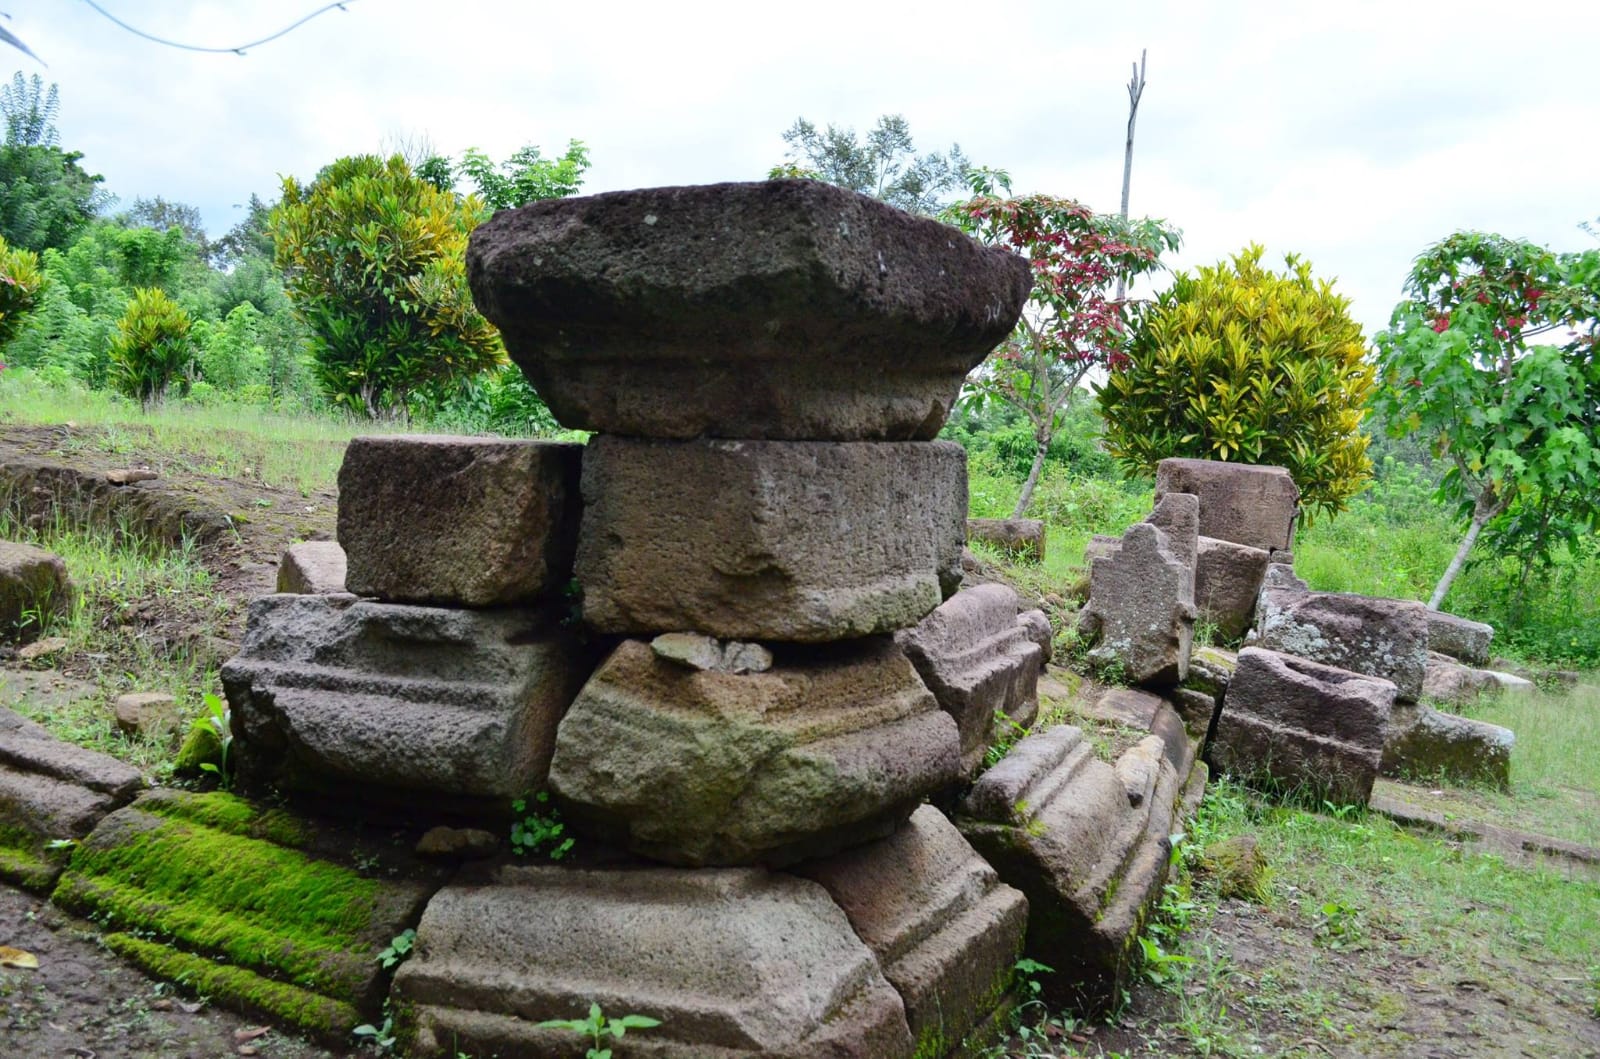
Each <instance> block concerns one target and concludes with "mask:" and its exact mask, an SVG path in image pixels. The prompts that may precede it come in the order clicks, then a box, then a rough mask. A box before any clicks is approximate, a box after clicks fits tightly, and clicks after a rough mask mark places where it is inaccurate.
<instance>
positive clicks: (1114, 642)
mask: <svg viewBox="0 0 1600 1059" xmlns="http://www.w3.org/2000/svg"><path fill="white" fill-rule="evenodd" d="M1083 613H1084V619H1082V620H1083V621H1084V622H1085V626H1086V629H1087V631H1088V632H1089V633H1090V635H1091V636H1093V637H1094V638H1095V639H1096V641H1097V642H1096V645H1095V647H1094V648H1093V649H1092V650H1091V651H1090V652H1089V660H1090V662H1091V663H1092V664H1094V665H1096V666H1098V667H1100V668H1101V669H1102V670H1104V669H1108V668H1113V667H1115V668H1120V670H1121V674H1120V675H1121V676H1122V677H1123V678H1124V679H1125V680H1127V682H1128V683H1130V684H1148V685H1151V686H1155V687H1162V686H1170V685H1173V684H1177V683H1178V682H1180V681H1182V680H1183V678H1184V676H1185V675H1186V674H1187V673H1188V670H1189V645H1190V641H1191V639H1192V638H1193V636H1194V619H1195V607H1194V568H1193V567H1191V566H1186V565H1184V563H1183V560H1182V559H1181V558H1179V557H1178V555H1177V554H1175V553H1174V551H1173V550H1172V548H1171V547H1170V545H1169V542H1168V539H1167V535H1166V534H1165V533H1163V532H1162V531H1161V530H1160V529H1158V528H1157V527H1155V526H1153V525H1151V524H1150V523H1148V522H1139V523H1135V524H1134V525H1132V526H1130V527H1128V531H1127V532H1126V533H1124V534H1123V536H1122V545H1121V547H1120V548H1119V549H1118V550H1117V554H1116V555H1114V556H1111V557H1109V558H1102V559H1096V560H1094V563H1093V565H1092V566H1091V568H1090V572H1089V602H1088V604H1087V605H1085V607H1084V611H1083Z"/></svg>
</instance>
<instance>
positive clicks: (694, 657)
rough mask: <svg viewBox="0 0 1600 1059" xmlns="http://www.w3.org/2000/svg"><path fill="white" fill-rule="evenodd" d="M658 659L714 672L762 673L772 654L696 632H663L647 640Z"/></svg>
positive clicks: (770, 664)
mask: <svg viewBox="0 0 1600 1059" xmlns="http://www.w3.org/2000/svg"><path fill="white" fill-rule="evenodd" d="M650 650H652V651H654V652H655V653H656V656H657V657H658V658H665V659H666V660H667V661H669V662H677V663H679V664H680V665H684V666H688V667H689V668H690V669H700V670H709V671H711V672H715V673H765V672H766V671H767V670H769V669H771V668H772V652H771V651H769V650H767V649H766V648H765V647H762V646H761V645H760V644H758V643H740V642H739V641H737V640H718V639H717V638H716V637H714V636H704V635H702V634H700V633H695V632H665V633H662V634H661V635H660V636H657V637H656V638H655V639H654V640H651V641H650Z"/></svg>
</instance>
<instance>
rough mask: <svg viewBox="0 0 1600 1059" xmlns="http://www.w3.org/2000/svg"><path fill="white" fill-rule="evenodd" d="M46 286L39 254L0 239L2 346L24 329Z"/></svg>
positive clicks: (0, 338) (0, 323) (0, 341)
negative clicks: (11, 245) (25, 321)
mask: <svg viewBox="0 0 1600 1059" xmlns="http://www.w3.org/2000/svg"><path fill="white" fill-rule="evenodd" d="M44 283H45V279H44V271H43V270H42V269H41V268H40V267H39V255H38V254H35V253H34V252H33V251H31V250H23V249H21V248H16V249H13V248H12V247H9V246H7V245H6V241H5V240H4V239H3V238H0V346H3V345H5V344H6V343H7V342H9V341H11V339H12V338H13V337H15V336H16V334H17V332H18V331H19V330H21V328H22V323H23V321H24V320H25V319H27V316H28V314H29V313H30V312H32V311H33V309H34V307H35V306H36V305H38V303H39V294H40V292H41V291H42V290H43V289H44Z"/></svg>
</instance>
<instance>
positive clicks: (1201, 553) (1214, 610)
mask: <svg viewBox="0 0 1600 1059" xmlns="http://www.w3.org/2000/svg"><path fill="white" fill-rule="evenodd" d="M1267 558H1268V555H1267V553H1266V552H1265V551H1263V550H1262V549H1260V548H1252V547H1250V546H1249V545H1247V544H1234V543H1233V542H1232V541H1224V540H1218V539H1217V538H1215V537H1201V538H1200V544H1199V549H1198V554H1197V556H1196V560H1195V568H1194V605H1195V607H1196V608H1198V609H1199V611H1200V620H1201V621H1209V622H1211V623H1212V624H1213V625H1215V626H1216V627H1217V632H1218V633H1219V634H1220V635H1221V636H1222V637H1223V638H1224V639H1226V640H1229V641H1237V640H1238V639H1239V638H1240V637H1242V636H1243V635H1244V634H1245V633H1246V632H1247V631H1248V630H1249V628H1250V623H1251V621H1252V620H1253V619H1254V618H1255V613H1256V599H1257V597H1258V596H1260V594H1261V584H1262V581H1263V580H1264V579H1265V578H1266V575H1267Z"/></svg>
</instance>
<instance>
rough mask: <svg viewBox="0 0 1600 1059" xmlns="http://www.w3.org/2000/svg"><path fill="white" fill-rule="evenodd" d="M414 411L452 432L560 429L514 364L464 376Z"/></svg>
mask: <svg viewBox="0 0 1600 1059" xmlns="http://www.w3.org/2000/svg"><path fill="white" fill-rule="evenodd" d="M417 411H418V412H419V413H420V415H421V417H422V418H424V419H426V420H427V421H428V422H429V423H430V424H432V425H433V427H434V428H437V429H440V430H448V431H449V432H451V433H456V434H482V433H492V434H503V435H510V436H513V437H549V436H552V435H556V434H559V433H561V431H562V428H561V426H560V424H558V423H557V422H556V420H555V416H553V415H551V414H550V409H549V408H547V407H546V406H545V403H544V399H543V398H541V397H540V396H539V394H538V393H537V392H536V391H535V390H534V388H533V387H532V386H531V385H529V383H528V379H527V377H526V376H525V375H523V374H522V369H521V368H518V367H517V366H516V365H515V364H507V365H505V366H503V367H500V368H495V369H491V370H489V371H486V372H483V373H481V374H479V375H475V376H473V377H471V378H469V379H464V380H462V382H461V383H460V384H459V385H457V386H455V387H453V388H452V389H451V390H450V391H449V392H448V393H444V394H439V395H436V396H435V399H434V400H431V401H428V402H427V403H426V404H425V405H423V406H422V407H419V408H418V409H417Z"/></svg>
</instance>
